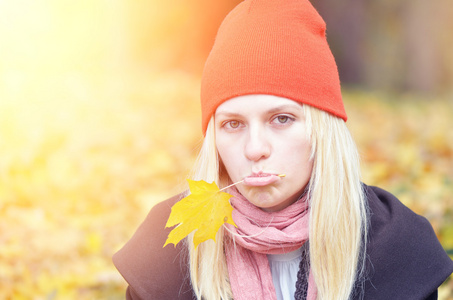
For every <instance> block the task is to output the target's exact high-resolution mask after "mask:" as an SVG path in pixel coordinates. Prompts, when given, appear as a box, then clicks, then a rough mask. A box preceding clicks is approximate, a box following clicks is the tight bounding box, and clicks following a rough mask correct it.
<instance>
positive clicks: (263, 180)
mask: <svg viewBox="0 0 453 300" xmlns="http://www.w3.org/2000/svg"><path fill="white" fill-rule="evenodd" d="M278 180H280V177H279V176H278V175H277V174H271V173H253V174H251V175H249V176H247V177H245V178H244V184H245V185H247V186H266V185H269V184H272V183H274V182H276V181H278Z"/></svg>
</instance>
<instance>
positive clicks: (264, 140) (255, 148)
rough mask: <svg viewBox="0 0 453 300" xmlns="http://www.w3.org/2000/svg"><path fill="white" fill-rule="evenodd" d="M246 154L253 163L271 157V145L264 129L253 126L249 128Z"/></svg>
mask: <svg viewBox="0 0 453 300" xmlns="http://www.w3.org/2000/svg"><path fill="white" fill-rule="evenodd" d="M244 153H245V156H246V158H247V159H248V160H251V161H259V160H260V159H263V158H267V157H269V155H270V154H271V145H270V142H269V138H268V137H267V136H266V134H265V132H264V130H263V129H262V128H258V127H253V126H251V127H250V128H249V132H248V135H247V140H246V143H245V149H244Z"/></svg>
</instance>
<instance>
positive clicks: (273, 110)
mask: <svg viewBox="0 0 453 300" xmlns="http://www.w3.org/2000/svg"><path fill="white" fill-rule="evenodd" d="M294 109H295V110H297V111H302V105H300V104H297V103H295V104H283V105H280V106H277V107H273V108H271V109H269V110H267V111H266V113H268V114H273V113H277V112H280V111H282V110H283V111H285V110H294ZM216 114H218V115H220V116H225V117H235V116H240V115H242V114H241V113H240V112H239V113H237V112H232V111H220V112H218V113H217V112H216Z"/></svg>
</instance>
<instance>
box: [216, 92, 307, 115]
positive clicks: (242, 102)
mask: <svg viewBox="0 0 453 300" xmlns="http://www.w3.org/2000/svg"><path fill="white" fill-rule="evenodd" d="M279 109H294V110H300V111H302V104H300V103H298V102H296V101H293V100H291V99H288V98H283V97H278V96H273V95H243V96H238V97H234V98H231V99H229V100H227V101H225V102H223V103H222V104H221V105H219V107H217V110H216V113H215V114H216V115H219V114H223V113H245V112H248V111H254V112H260V111H269V110H279Z"/></svg>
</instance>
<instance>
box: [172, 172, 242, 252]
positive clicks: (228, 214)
mask: <svg viewBox="0 0 453 300" xmlns="http://www.w3.org/2000/svg"><path fill="white" fill-rule="evenodd" d="M187 181H188V182H189V188H190V195H189V196H187V197H185V198H183V199H182V200H180V201H179V202H177V203H176V204H175V205H173V207H172V208H171V213H170V217H169V218H168V220H167V224H166V225H165V227H172V226H175V225H177V224H179V225H178V226H176V227H175V228H174V229H173V230H172V231H171V232H170V233H169V235H168V238H167V240H166V242H165V244H164V247H165V246H166V245H167V244H174V245H175V246H176V245H177V244H178V243H179V242H180V241H181V240H182V239H183V238H185V237H186V236H187V235H189V234H190V233H191V232H193V231H195V234H194V237H193V242H194V245H195V248H196V247H197V246H198V245H199V244H200V243H202V242H204V241H206V240H208V239H213V240H214V241H215V236H216V234H217V231H218V230H219V228H220V226H222V225H223V224H224V223H228V224H231V225H234V226H236V224H235V223H234V221H233V217H232V212H233V207H232V206H231V204H230V201H229V200H230V198H231V197H233V196H232V195H230V194H228V193H225V192H222V191H220V190H219V188H218V186H217V184H216V183H215V182H213V183H207V182H206V181H203V180H200V181H194V180H190V179H189V180H187Z"/></svg>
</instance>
